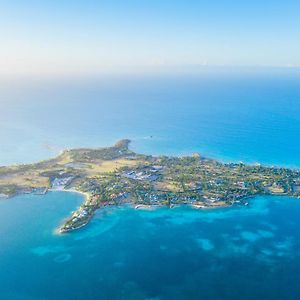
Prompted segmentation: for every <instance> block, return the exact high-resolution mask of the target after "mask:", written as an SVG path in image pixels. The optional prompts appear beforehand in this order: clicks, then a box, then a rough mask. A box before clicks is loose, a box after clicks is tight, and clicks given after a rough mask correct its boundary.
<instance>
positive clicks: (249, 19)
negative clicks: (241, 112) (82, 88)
mask: <svg viewBox="0 0 300 300" xmlns="http://www.w3.org/2000/svg"><path fill="white" fill-rule="evenodd" d="M299 13H300V1H296V0H264V1H261V0H252V1H240V0H223V1H221V0H209V1H208V0H205V1H204V0H151V1H150V0H149V1H146V0H107V1H102V0H97V1H92V0H40V1H37V0H35V1H34V0H26V1H24V0H22V1H17V0H9V1H7V0H6V1H2V0H0V74H31V73H38V74H40V73H54V74H56V73H86V72H87V73H89V72H102V71H109V70H111V71H121V70H130V69H132V70H133V69H139V70H146V69H155V68H172V67H174V66H176V67H180V66H182V67H190V66H233V67H234V66H237V67H240V66H255V67H257V66H273V67H274V66H275V67H278V66H279V67H299V66H300V17H299Z"/></svg>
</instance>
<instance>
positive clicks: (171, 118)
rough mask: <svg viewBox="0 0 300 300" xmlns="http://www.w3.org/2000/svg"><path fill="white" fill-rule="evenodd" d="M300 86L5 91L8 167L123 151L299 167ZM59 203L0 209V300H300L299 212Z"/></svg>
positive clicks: (251, 79)
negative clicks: (72, 226)
mask: <svg viewBox="0 0 300 300" xmlns="http://www.w3.org/2000/svg"><path fill="white" fill-rule="evenodd" d="M299 79H300V75H299V74H298V73H297V72H293V73H292V72H290V71H289V72H287V71H285V72H283V73H282V72H279V71H278V72H275V71H273V72H272V73H271V72H259V73H255V74H254V73H251V72H248V73H240V72H234V73H221V74H220V73H218V74H216V73H214V72H212V73H209V74H206V75H204V74H198V75H196V74H194V75H181V76H179V75H172V76H170V75H166V74H165V75H162V74H161V75H158V76H152V75H151V76H150V75H148V76H133V77H127V78H125V77H122V76H120V77H109V78H100V77H99V78H97V79H95V78H94V79H91V78H89V79H88V78H85V79H81V80H79V79H73V80H60V81H58V80H41V79H39V80H38V79H36V80H33V81H29V80H28V81H9V82H8V81H3V80H2V81H1V82H0V138H1V144H0V165H5V164H11V163H21V162H32V161H37V160H40V159H45V158H48V157H50V156H52V155H56V154H57V153H58V152H59V150H61V149H64V148H68V147H81V146H105V145H108V144H112V143H114V142H115V141H116V140H118V139H120V138H125V137H126V138H130V139H132V140H133V143H132V146H131V147H132V148H133V149H134V150H136V151H139V152H144V153H154V154H172V155H181V154H189V153H192V152H195V151H198V152H201V153H202V154H204V155H206V156H211V157H214V158H218V159H221V160H225V161H227V160H230V161H245V162H250V163H253V162H261V163H265V164H270V165H272V164H275V165H285V166H292V167H300V155H299V153H300V140H299V138H298V137H299V135H300V85H299V82H300V81H299ZM82 200H83V199H82V198H81V196H80V195H78V194H71V193H63V192H55V193H54V192H52V193H49V194H47V195H45V196H33V195H22V196H18V197H15V198H12V199H8V200H7V199H0V299H5V300H6V299H13V300H14V299H109V300H111V299H152V300H154V299H155V300H158V299H172V300H173V299H214V300H215V299H222V300H223V299H224V300H227V299H230V300H232V299H259V298H260V299H292V300H294V299H299V297H300V286H299V280H300V257H299V253H300V252H299V250H300V228H299V226H300V225H299V221H298V219H299V214H300V202H299V200H297V199H293V198H288V197H257V198H255V199H252V200H251V201H250V205H249V207H235V208H227V209H220V210H214V211H198V210H192V209H188V208H178V209H173V210H168V209H160V210H157V211H151V212H147V211H137V210H132V209H130V208H125V207H123V208H116V209H107V210H104V211H101V212H99V213H98V214H97V215H96V216H95V218H94V219H93V220H92V222H91V224H89V225H88V226H87V227H86V228H83V229H82V230H79V231H77V232H73V233H71V234H66V235H57V234H55V228H57V226H58V225H59V224H60V223H61V222H62V221H63V219H64V218H66V217H67V216H68V215H69V214H70V212H71V211H72V210H74V209H75V208H76V207H77V206H78V205H80V203H81V202H82Z"/></svg>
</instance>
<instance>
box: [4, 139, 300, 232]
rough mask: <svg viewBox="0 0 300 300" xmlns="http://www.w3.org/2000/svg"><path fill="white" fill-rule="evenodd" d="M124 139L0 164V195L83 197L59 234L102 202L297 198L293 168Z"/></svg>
mask: <svg viewBox="0 0 300 300" xmlns="http://www.w3.org/2000/svg"><path fill="white" fill-rule="evenodd" d="M129 144H130V140H127V139H124V140H121V141H119V142H117V143H116V144H115V145H114V146H112V147H106V148H96V149H89V148H80V149H71V150H65V151H63V152H62V153H61V154H60V155H58V156H57V157H56V158H53V159H49V160H45V161H41V162H38V163H33V164H24V165H14V166H3V167H0V197H7V198H8V197H11V196H14V195H17V194H20V193H34V194H45V193H47V192H48V191H49V190H64V191H73V192H80V193H83V194H84V195H85V196H86V197H85V200H84V202H83V203H82V205H81V206H80V207H79V208H78V209H77V210H76V211H75V212H73V213H72V215H71V216H70V217H69V218H67V219H66V220H65V222H64V223H63V224H62V225H61V226H60V228H59V232H61V233H64V232H68V231H72V230H75V229H78V228H80V227H83V226H85V225H86V224H88V222H89V221H90V220H91V218H92V217H93V215H94V213H95V211H96V210H98V209H101V208H103V207H107V206H117V205H125V204H129V205H132V206H133V207H135V208H136V209H154V208H157V207H162V206H164V207H169V208H174V207H176V206H178V205H189V206H191V207H193V208H198V209H208V208H218V207H226V206H231V205H248V202H247V198H249V197H253V196H256V195H290V196H295V197H300V171H299V170H295V169H289V168H283V167H269V166H262V165H260V164H255V165H246V164H244V163H221V162H219V161H217V160H214V159H210V158H206V157H202V156H201V155H200V154H198V153H195V154H193V155H191V156H183V157H172V156H152V155H144V154H138V153H135V152H133V151H132V150H130V149H129Z"/></svg>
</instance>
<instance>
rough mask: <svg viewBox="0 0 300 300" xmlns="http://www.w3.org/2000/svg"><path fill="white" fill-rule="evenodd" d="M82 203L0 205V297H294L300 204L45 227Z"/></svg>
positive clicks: (128, 213)
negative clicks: (58, 230) (62, 229)
mask: <svg viewBox="0 0 300 300" xmlns="http://www.w3.org/2000/svg"><path fill="white" fill-rule="evenodd" d="M79 203H80V196H79V195H75V194H68V193H63V192H55V193H49V194H48V195H46V196H18V197H16V198H14V199H11V200H9V201H8V200H1V202H0V208H1V209H0V234H1V240H0V245H1V247H0V251H1V253H0V254H1V255H0V282H1V285H0V298H1V299H203V298H205V299H298V296H299V295H300V286H299V279H300V275H299V270H300V255H299V253H300V252H299V250H300V230H299V229H300V228H299V221H298V220H299V214H300V203H299V200H296V199H293V198H284V197H258V198H256V199H254V200H252V201H251V205H250V206H249V207H239V208H230V209H221V210H214V211H197V210H192V209H188V208H178V209H173V210H171V211H170V210H168V209H160V210H157V211H139V210H133V209H130V208H125V207H123V208H117V209H107V210H105V211H102V212H99V213H98V214H97V215H96V217H95V218H94V220H93V221H92V222H91V224H90V225H89V226H88V227H86V228H84V229H83V230H80V231H77V232H74V233H72V234H67V235H63V236H59V235H55V234H53V229H54V228H55V226H57V224H59V223H60V221H61V220H62V219H63V218H64V217H65V216H66V215H67V214H68V212H69V211H70V210H71V209H72V208H74V207H76V205H78V204H79Z"/></svg>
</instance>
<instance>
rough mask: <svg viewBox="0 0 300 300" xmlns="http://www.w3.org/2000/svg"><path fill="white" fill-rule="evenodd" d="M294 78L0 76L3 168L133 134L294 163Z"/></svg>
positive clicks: (225, 154)
mask: <svg viewBox="0 0 300 300" xmlns="http://www.w3.org/2000/svg"><path fill="white" fill-rule="evenodd" d="M299 83H300V73H299V72H298V73H291V74H290V73H287V74H281V73H279V74H277V73H276V72H275V71H274V72H272V73H270V72H269V73H266V72H260V73H257V74H256V73H255V74H252V73H239V72H236V73H224V74H223V73H221V74H220V73H209V74H206V75H204V74H198V75H196V74H195V75H180V76H179V75H172V76H171V75H157V76H154V75H148V76H146V75H144V76H132V77H128V76H127V77H125V76H124V77H112V76H111V77H108V78H101V77H99V78H97V79H96V78H94V79H88V78H86V79H74V80H61V81H58V80H41V79H40V80H35V81H34V80H33V81H30V80H27V81H21V82H20V81H15V82H9V83H7V82H6V83H5V82H2V81H0V139H1V144H0V165H1V164H2V165H3V164H10V163H15V162H19V163H24V162H31V161H37V160H40V159H44V158H48V157H49V156H53V155H56V154H57V153H58V151H59V150H61V149H64V148H69V147H83V146H94V147H95V146H106V145H109V144H113V143H114V142H115V141H116V140H118V139H121V138H130V139H132V140H133V144H132V148H133V149H134V150H136V151H139V152H144V153H151V154H174V155H177V154H190V153H192V152H195V151H198V152H200V153H202V154H203V155H206V156H212V157H215V158H219V159H222V160H234V161H245V162H251V163H255V162H261V163H266V164H281V165H288V166H299V167H300V156H299V154H298V153H299V151H300V140H299V138H298V136H299V135H300V126H299V124H300V84H299ZM151 136H152V137H151Z"/></svg>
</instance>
